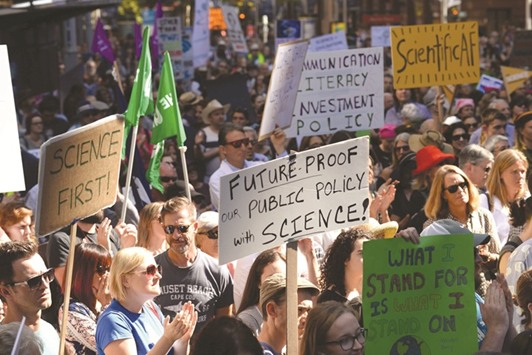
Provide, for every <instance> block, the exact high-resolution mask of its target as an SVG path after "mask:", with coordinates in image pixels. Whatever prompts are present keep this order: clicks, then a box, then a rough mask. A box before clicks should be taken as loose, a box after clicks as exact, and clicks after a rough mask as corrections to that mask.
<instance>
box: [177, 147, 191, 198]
mask: <svg viewBox="0 0 532 355" xmlns="http://www.w3.org/2000/svg"><path fill="white" fill-rule="evenodd" d="M186 151H187V147H179V154H180V155H181V165H182V166H183V179H184V180H185V192H186V193H187V198H188V200H189V201H191V202H192V198H191V197H190V186H189V184H188V170H187V159H186V158H185V152H186Z"/></svg>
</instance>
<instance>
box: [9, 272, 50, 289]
mask: <svg viewBox="0 0 532 355" xmlns="http://www.w3.org/2000/svg"><path fill="white" fill-rule="evenodd" d="M54 279H55V275H54V269H52V268H51V269H48V270H46V271H45V272H43V273H42V274H40V275H37V276H34V277H32V278H31V279H28V280H26V281H21V282H12V283H10V284H8V285H11V286H20V285H26V286H28V287H29V288H30V289H32V290H33V289H36V288H38V287H41V285H42V283H43V282H44V280H46V282H47V283H48V284H49V283H50V282H52V281H53V280H54Z"/></svg>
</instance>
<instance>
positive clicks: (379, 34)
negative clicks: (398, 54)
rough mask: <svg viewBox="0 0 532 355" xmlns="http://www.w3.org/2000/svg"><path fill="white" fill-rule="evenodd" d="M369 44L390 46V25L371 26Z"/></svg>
mask: <svg viewBox="0 0 532 355" xmlns="http://www.w3.org/2000/svg"><path fill="white" fill-rule="evenodd" d="M371 46H372V47H390V26H371Z"/></svg>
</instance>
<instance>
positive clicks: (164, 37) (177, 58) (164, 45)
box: [157, 17, 184, 79]
mask: <svg viewBox="0 0 532 355" xmlns="http://www.w3.org/2000/svg"><path fill="white" fill-rule="evenodd" d="M157 36H158V38H159V53H160V55H161V56H162V55H163V54H164V52H166V51H168V54H170V59H171V60H172V69H173V70H174V77H175V78H176V79H183V78H184V76H183V72H184V68H183V46H182V41H183V40H182V37H181V19H180V18H179V17H161V18H158V19H157Z"/></svg>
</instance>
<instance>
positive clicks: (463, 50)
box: [390, 22, 480, 89]
mask: <svg viewBox="0 0 532 355" xmlns="http://www.w3.org/2000/svg"><path fill="white" fill-rule="evenodd" d="M390 31H391V39H392V45H391V50H392V63H393V79H394V87H395V88H396V89H404V88H416V87H422V86H432V85H446V84H451V85H452V84H469V83H476V82H478V79H479V76H480V63H479V44H478V24H477V23H476V22H457V23H449V24H436V25H419V26H399V27H392V28H391V30H390Z"/></svg>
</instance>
